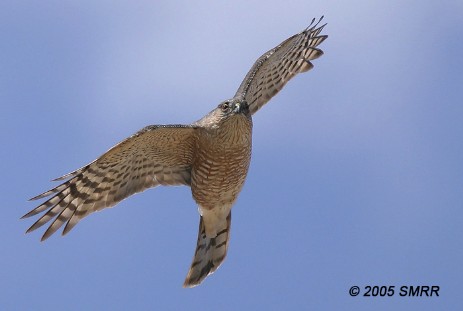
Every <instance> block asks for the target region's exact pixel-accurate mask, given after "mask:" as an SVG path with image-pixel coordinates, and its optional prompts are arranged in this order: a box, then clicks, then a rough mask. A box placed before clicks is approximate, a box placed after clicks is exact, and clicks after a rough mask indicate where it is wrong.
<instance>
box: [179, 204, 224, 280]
mask: <svg viewBox="0 0 463 311" xmlns="http://www.w3.org/2000/svg"><path fill="white" fill-rule="evenodd" d="M200 217H201V218H200V221H199V232H198V242H197V245H196V251H195V256H194V258H193V262H192V263H191V267H190V270H189V271H188V275H187V276H186V279H185V283H183V287H194V286H197V285H199V284H200V283H201V282H202V281H203V280H204V279H205V278H206V277H207V276H208V275H209V274H212V273H214V271H215V270H217V268H218V267H219V266H220V265H221V264H222V262H223V260H224V259H225V256H226V255H227V250H228V242H229V237H230V224H231V211H230V213H229V214H228V216H227V219H226V220H224V221H223V224H222V225H221V226H220V227H219V230H218V231H217V236H216V237H215V238H208V237H207V236H206V227H205V226H204V221H203V216H200Z"/></svg>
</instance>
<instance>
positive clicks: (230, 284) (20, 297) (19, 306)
mask: <svg viewBox="0 0 463 311" xmlns="http://www.w3.org/2000/svg"><path fill="white" fill-rule="evenodd" d="M321 15H325V21H326V22H327V23H328V25H327V27H326V28H325V30H324V32H325V33H326V34H328V35H329V38H328V40H326V41H325V42H324V43H323V45H322V48H323V50H324V51H325V55H324V56H323V57H322V58H320V59H318V60H316V61H315V62H314V64H315V68H314V69H313V70H312V71H310V72H309V73H307V74H302V75H299V76H297V77H296V78H295V79H294V80H292V81H291V82H290V83H289V84H288V85H287V86H286V87H285V89H284V90H283V91H282V92H280V93H279V94H278V95H277V96H276V97H275V98H274V99H273V100H272V101H271V102H270V103H269V104H268V105H266V106H265V107H264V108H263V109H262V110H260V111H259V112H258V113H257V114H256V115H255V116H254V134H253V135H254V136H253V143H254V145H253V159H252V163H251V168H250V171H249V175H248V177H247V181H246V184H245V187H244V189H243V191H242V193H241V195H240V197H239V199H238V201H237V203H236V205H235V207H234V209H233V224H232V233H231V234H232V238H231V244H230V248H229V253H228V257H227V259H226V261H225V263H224V264H223V265H222V267H221V268H220V269H219V270H218V271H217V272H216V273H215V274H214V275H212V276H210V277H209V278H208V279H207V280H206V281H205V282H204V283H203V284H202V285H201V286H199V287H197V288H194V289H183V288H182V287H181V285H182V282H183V280H184V277H185V275H186V273H187V270H188V267H189V265H190V263H191V259H192V256H193V252H194V249H195V243H196V235H197V225H198V214H197V208H196V206H195V203H194V201H193V199H192V198H191V194H190V191H189V188H186V187H170V188H167V187H163V188H156V189H151V190H148V191H146V192H144V193H142V194H139V195H136V196H134V197H131V198H130V199H128V200H125V201H123V202H122V203H120V204H119V205H117V206H116V207H115V208H113V209H110V210H106V211H103V212H101V213H96V214H94V215H91V216H90V217H88V218H86V219H85V220H83V221H82V222H80V223H79V225H78V226H76V227H75V228H74V230H73V231H72V232H71V233H70V234H69V235H67V236H66V237H65V238H62V237H60V236H59V235H56V236H53V237H52V238H50V239H49V240H47V241H46V242H45V243H40V242H39V238H40V235H41V233H42V232H43V230H38V232H34V233H32V234H30V235H24V231H25V230H26V229H27V228H28V227H29V226H30V225H31V224H32V222H33V220H32V219H28V220H23V221H20V220H19V217H20V216H21V215H23V214H24V213H26V212H27V211H29V210H30V209H32V208H33V207H35V205H34V203H30V202H27V199H28V198H30V197H32V196H34V195H36V194H38V193H41V192H42V191H45V190H47V189H49V188H50V187H52V186H53V185H55V184H54V183H51V182H49V180H50V179H52V178H55V177H58V176H61V175H63V174H65V173H67V172H70V171H72V170H73V169H76V168H78V167H80V166H82V165H84V164H86V163H88V162H90V161H92V160H93V159H95V158H96V157H98V156H99V155H100V154H102V153H103V152H104V151H106V150H107V149H109V148H110V147H111V146H112V145H114V144H115V143H117V142H119V141H120V140H122V139H124V138H125V137H127V136H129V135H131V134H132V133H134V132H135V131H137V130H139V129H141V128H142V127H144V126H146V125H149V124H169V123H190V122H193V121H195V120H197V119H199V118H200V117H202V116H203V115H204V114H206V113H207V112H209V111H210V110H211V109H213V108H214V107H215V106H216V105H217V104H218V103H219V102H220V101H222V100H224V99H227V98H229V97H231V96H233V94H234V93H235V91H236V89H237V87H238V86H239V84H240V82H241V80H242V78H243V77H244V76H245V74H246V72H247V70H248V69H249V68H250V67H251V65H252V64H253V62H254V61H255V60H256V59H257V57H259V56H260V55H261V54H262V53H263V52H265V51H266V50H268V49H270V48H272V47H273V46H275V45H276V44H278V43H280V42H281V41H282V40H284V39H285V38H287V37H289V36H290V35H292V34H294V33H296V32H298V31H300V30H302V29H303V28H305V27H306V26H307V25H308V23H309V22H310V20H311V19H312V18H313V17H319V16H321ZM462 29H463V2H461V1H460V0H455V1H450V0H447V1H428V2H423V1H395V0H392V1H381V2H380V1H266V2H265V5H264V4H263V2H251V1H233V2H224V1H220V2H218V1H197V2H193V1H175V2H174V1H172V2H168V1H156V2H155V1H137V2H135V1H126V2H122V1H117V2H115V1H66V2H63V1H40V2H38V1H21V2H20V1H2V2H1V4H0V102H1V107H2V108H1V109H2V113H1V114H0V121H1V122H0V127H1V128H0V129H1V131H0V135H1V141H2V148H0V157H1V162H0V168H1V171H2V172H3V175H2V176H3V178H2V179H1V197H2V201H3V204H2V212H3V217H2V218H1V220H0V245H1V246H2V256H0V264H1V266H2V269H0V307H1V308H2V309H3V310H45V309H46V310H58V309H63V308H64V309H66V310H90V309H100V310H104V309H111V310H128V309H134V310H153V309H163V310H174V309H175V310H179V309H180V310H181V309H188V310H217V309H219V310H244V309H251V308H252V309H266V310H282V309H297V310H301V309H315V310H328V309H329V310H335V309H336V310H339V309H343V310H349V309H355V310H391V309H396V310H436V309H439V310H457V309H461V307H462V302H461V281H462V279H463V269H462V268H461V263H462V262H463V251H462V244H463V243H462V242H463V232H462V231H463V230H462V225H461V224H462V222H463V206H462V205H463V191H462V189H463V163H462V158H463V157H462V155H463V122H462V120H463V101H462V99H463V87H462V86H463V60H462V57H461V55H462V50H463V41H462V40H461V38H462ZM353 285H358V286H360V287H361V288H362V291H363V288H364V287H365V286H367V285H371V286H373V285H379V286H381V285H385V286H389V285H394V286H396V288H399V287H400V286H402V285H438V286H440V287H441V290H440V297H433V298H426V297H421V298H420V297H415V298H405V297H399V296H398V294H397V293H396V295H395V296H394V297H369V298H368V297H361V296H359V297H350V296H349V294H348V290H349V288H350V287H351V286H353Z"/></svg>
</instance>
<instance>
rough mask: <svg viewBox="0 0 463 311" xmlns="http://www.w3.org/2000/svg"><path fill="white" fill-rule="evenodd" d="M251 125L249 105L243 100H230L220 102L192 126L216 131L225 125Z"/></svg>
mask: <svg viewBox="0 0 463 311" xmlns="http://www.w3.org/2000/svg"><path fill="white" fill-rule="evenodd" d="M243 121H245V122H246V123H251V122H252V121H251V112H250V111H249V105H248V103H247V102H246V101H245V100H244V99H239V98H232V99H229V100H225V101H223V102H221V103H220V104H219V105H218V106H217V108H215V109H214V110H212V111H211V112H209V113H208V114H207V115H206V116H205V117H203V118H202V119H201V120H199V121H196V122H195V123H193V125H196V126H200V127H205V128H210V129H217V128H220V127H223V126H226V124H229V125H231V124H234V125H236V123H237V122H238V123H241V122H243Z"/></svg>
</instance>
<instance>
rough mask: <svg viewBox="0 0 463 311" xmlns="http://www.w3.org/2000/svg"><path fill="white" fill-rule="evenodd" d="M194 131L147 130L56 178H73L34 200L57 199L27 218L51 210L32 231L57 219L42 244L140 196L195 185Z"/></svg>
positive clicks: (164, 127) (188, 128)
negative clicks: (165, 187)
mask: <svg viewBox="0 0 463 311" xmlns="http://www.w3.org/2000/svg"><path fill="white" fill-rule="evenodd" d="M194 132H195V127H192V126H185V125H160V126H157V125H153V126H148V127H145V128H144V129H142V130H140V131H139V132H137V133H135V134H134V135H132V136H131V137H129V138H127V139H125V140H124V141H122V142H120V143H119V144H117V145H116V146H114V147H113V148H111V149H110V150H108V151H107V152H106V153H105V154H103V155H102V156H101V157H99V158H98V159H96V160H95V161H93V162H92V163H90V164H88V165H86V166H84V167H82V168H80V169H78V170H76V171H74V172H72V173H69V174H67V175H64V176H62V177H60V178H57V179H55V180H63V179H66V178H69V180H67V181H66V182H64V183H62V184H61V185H59V186H57V187H55V188H53V189H51V190H49V191H47V192H44V193H42V194H40V195H38V196H36V197H34V198H32V199H31V200H37V199H42V198H45V197H48V196H52V197H51V198H49V199H48V200H47V201H45V202H44V203H42V204H40V205H39V206H38V207H36V208H35V209H33V210H32V211H30V212H29V213H27V214H26V215H24V216H23V217H22V218H26V217H30V216H33V215H36V214H38V213H41V212H45V214H44V215H42V217H40V218H39V220H37V221H36V222H35V223H34V224H33V225H32V226H31V227H30V228H29V229H28V230H27V233H29V232H31V231H33V230H35V229H37V228H39V227H41V226H43V225H44V224H46V223H47V222H49V221H50V220H52V219H53V221H52V222H51V225H50V226H49V227H48V229H47V230H46V231H45V233H44V235H43V236H42V241H43V240H45V239H47V238H48V237H50V235H52V234H53V233H54V232H56V230H58V229H59V228H60V227H61V226H62V225H63V224H64V223H66V226H65V228H64V230H63V235H64V234H66V233H68V232H69V231H70V230H71V229H72V228H73V227H74V226H75V225H76V224H77V222H79V221H80V220H81V219H82V218H84V217H85V216H87V215H89V214H90V213H93V212H96V211H99V210H101V209H103V208H105V207H111V206H114V205H115V204H117V203H118V202H120V201H121V200H123V199H125V198H127V197H129V196H130V195H132V194H134V193H137V192H141V191H143V190H145V189H147V188H150V187H155V186H158V185H190V179H191V176H190V171H191V164H192V158H193V151H194V145H195V133H194Z"/></svg>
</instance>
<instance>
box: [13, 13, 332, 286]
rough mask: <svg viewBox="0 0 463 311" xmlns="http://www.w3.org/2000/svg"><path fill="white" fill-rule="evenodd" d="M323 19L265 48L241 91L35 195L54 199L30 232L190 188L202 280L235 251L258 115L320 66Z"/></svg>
mask: <svg viewBox="0 0 463 311" xmlns="http://www.w3.org/2000/svg"><path fill="white" fill-rule="evenodd" d="M322 19H323V17H321V18H320V19H319V20H318V21H317V22H316V23H315V19H313V20H312V23H311V24H310V25H309V26H308V27H307V28H306V29H305V30H303V31H302V32H300V33H298V34H296V35H293V36H292V37H290V38H288V39H286V40H285V41H283V42H282V43H281V44H279V45H277V46H276V47H275V48H273V49H271V50H269V51H268V52H266V53H264V54H263V55H262V56H261V57H259V58H258V59H257V61H256V62H255V63H254V65H253V66H252V68H251V70H250V71H249V72H248V74H247V75H246V77H245V78H244V80H243V82H242V83H241V85H240V87H239V88H238V91H237V92H236V94H235V96H234V97H233V98H231V99H228V100H225V101H223V102H222V103H221V104H219V105H218V106H217V108H215V109H214V110H212V111H211V112H209V113H208V114H207V115H206V116H204V117H203V118H201V119H200V120H198V121H196V122H194V123H192V124H189V125H150V126H147V127H145V128H143V129H142V130H140V131H138V132H137V133H135V134H133V135H132V136H130V137H129V138H127V139H125V140H123V141H122V142H120V143H118V144H117V145H115V146H114V147H112V148H111V149H109V150H108V151H107V152H106V153H104V154H103V155H102V156H100V157H99V158H98V159H96V160H95V161H93V162H91V163H89V164H87V165H85V166H83V167H81V168H79V169H77V170H75V171H73V172H71V173H69V174H66V175H64V176H62V177H59V178H57V179H55V181H58V180H65V181H64V182H63V183H62V184H60V185H59V186H57V187H55V188H53V189H51V190H49V191H46V192H44V193H42V194H40V195H38V196H36V197H34V198H32V199H31V200H38V199H42V198H46V197H48V199H47V200H46V201H45V202H43V203H41V204H40V205H39V206H37V207H36V208H34V209H33V210H32V211H30V212H29V213H27V214H25V215H24V216H23V217H22V218H27V217H30V216H34V215H36V214H39V213H43V215H42V216H41V217H40V218H39V219H38V220H37V221H36V222H35V223H34V224H33V225H32V226H31V227H30V228H29V229H28V230H27V233H29V232H31V231H34V230H35V229H37V228H39V227H41V226H43V225H45V224H46V223H48V222H50V225H49V227H48V228H47V230H46V231H45V233H44V234H43V236H42V241H44V240H46V239H47V238H49V237H50V236H51V235H52V234H53V233H55V232H56V231H57V230H58V229H59V228H60V227H62V226H63V225H65V226H64V229H63V235H64V234H66V233H68V232H69V231H71V229H72V228H74V226H75V225H76V224H77V223H78V222H79V221H80V220H81V219H82V218H84V217H86V216H88V215H90V214H91V213H93V212H97V211H100V210H102V209H104V208H107V207H112V206H114V205H116V204H117V203H118V202H120V201H122V200H123V199H125V198H127V197H129V196H131V195H133V194H135V193H138V192H141V191H144V190H146V189H148V188H152V187H156V186H159V185H162V186H172V185H186V186H189V187H190V188H191V192H192V195H193V198H194V200H195V201H196V203H197V204H198V210H199V214H200V219H199V232H198V240H197V246H196V250H195V254H194V257H193V262H192V264H191V267H190V269H189V271H188V274H187V277H186V279H185V282H184V284H183V286H184V287H193V286H196V285H199V284H200V283H201V282H202V281H203V280H204V279H205V278H206V277H207V276H208V275H209V274H211V273H213V272H214V271H215V270H216V269H217V268H218V267H219V266H220V264H221V263H222V262H223V260H224V259H225V256H226V254H227V250H228V243H229V236H230V223H231V208H232V206H233V204H234V202H235V201H236V198H237V197H238V194H239V193H240V191H241V188H242V187H243V184H244V180H245V178H246V175H247V173H248V168H249V163H250V161H251V140H252V115H253V114H254V113H255V112H256V111H257V110H259V109H260V108H261V107H262V106H263V105H265V104H266V103H267V102H268V101H269V100H270V99H271V98H272V97H273V96H274V95H275V94H276V93H278V92H279V91H280V90H281V89H282V88H283V86H284V85H285V84H286V83H287V82H288V81H289V80H290V79H291V78H292V77H294V76H295V75H296V74H298V73H300V72H306V71H308V70H310V69H312V67H313V65H312V63H311V61H312V60H314V59H316V58H318V57H320V56H321V55H323V52H322V50H320V49H319V48H318V45H319V44H320V43H322V42H323V41H324V40H325V39H326V38H327V36H326V35H321V34H320V33H321V31H322V30H323V27H324V26H325V25H326V24H324V25H321V26H319V24H320V22H321V20H322Z"/></svg>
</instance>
